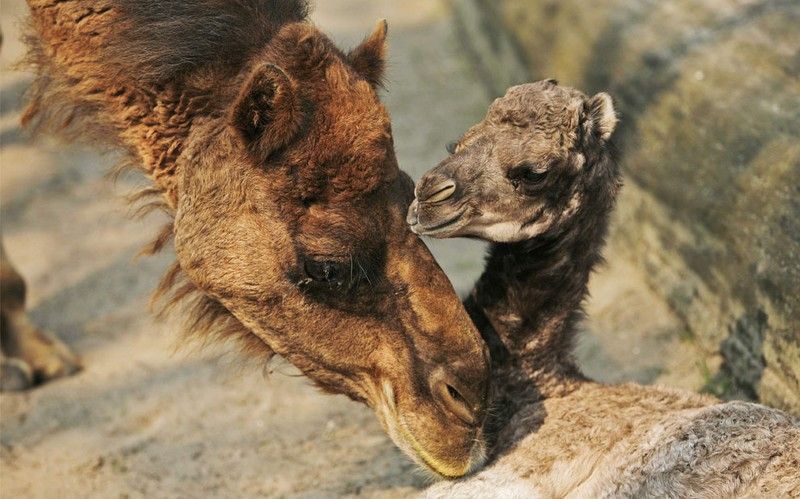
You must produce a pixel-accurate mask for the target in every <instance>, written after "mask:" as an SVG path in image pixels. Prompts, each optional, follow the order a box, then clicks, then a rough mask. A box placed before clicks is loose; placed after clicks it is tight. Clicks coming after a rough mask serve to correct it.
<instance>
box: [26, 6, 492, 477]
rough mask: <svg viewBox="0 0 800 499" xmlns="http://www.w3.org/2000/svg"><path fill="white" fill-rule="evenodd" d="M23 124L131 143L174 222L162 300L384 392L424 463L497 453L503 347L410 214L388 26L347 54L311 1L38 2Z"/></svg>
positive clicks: (337, 378) (317, 374)
mask: <svg viewBox="0 0 800 499" xmlns="http://www.w3.org/2000/svg"><path fill="white" fill-rule="evenodd" d="M29 5H30V7H31V19H30V26H31V29H30V35H29V37H28V43H29V46H30V56H29V62H30V63H31V64H32V65H33V67H34V69H35V71H36V74H37V79H36V82H35V84H34V91H33V93H32V99H31V103H30V106H29V108H28V111H27V112H26V113H25V120H26V121H27V122H28V123H29V124H31V125H33V126H35V127H36V128H39V129H49V130H53V131H56V132H59V133H62V134H65V135H68V136H78V137H79V138H84V139H88V140H91V141H93V142H96V141H98V140H101V139H102V140H104V141H105V142H106V143H108V144H109V145H112V146H114V147H119V148H122V149H123V150H126V151H128V152H129V156H130V159H131V162H132V163H134V164H135V165H137V166H140V167H141V168H142V169H143V170H144V171H145V172H146V173H147V174H148V175H149V176H150V177H151V178H152V180H153V182H154V185H155V187H154V188H153V189H150V190H148V191H146V192H145V193H144V194H143V196H144V197H153V196H155V197H156V198H158V199H157V201H160V202H161V203H162V205H163V206H164V207H165V208H166V209H167V210H168V211H169V212H170V213H173V214H174V222H173V223H172V224H171V225H170V226H168V227H166V228H165V229H164V231H163V232H162V233H161V234H160V235H159V236H158V238H157V239H156V240H155V242H154V243H153V244H152V246H151V247H150V248H148V251H151V252H152V251H158V250H159V249H160V248H161V247H163V246H164V245H166V244H168V243H169V242H170V241H171V240H172V241H174V242H173V244H174V247H175V250H176V253H177V256H178V261H177V263H176V264H175V266H173V268H172V269H171V270H170V271H169V272H168V273H167V275H166V276H165V277H164V279H163V281H162V283H161V285H160V286H159V294H160V295H162V296H166V301H167V303H176V302H178V301H182V300H184V299H186V298H190V299H192V300H194V301H195V308H194V311H193V313H192V315H191V319H190V323H189V329H190V330H191V331H192V332H193V333H198V332H199V333H200V334H202V335H204V336H205V337H210V336H218V337H222V338H231V337H237V338H239V339H240V340H242V341H243V342H245V343H246V345H247V347H246V348H248V349H249V350H251V352H253V353H254V354H256V355H260V356H261V357H262V358H264V359H266V358H268V357H269V355H271V353H272V352H273V351H274V352H277V353H279V354H281V355H283V356H284V357H286V358H287V359H288V360H289V361H291V362H292V363H294V364H295V365H296V366H297V367H299V368H300V369H301V370H302V371H303V372H304V373H306V374H307V375H308V376H309V377H310V378H312V379H313V380H314V381H315V382H316V383H317V384H318V385H319V386H320V387H322V388H323V389H325V390H328V391H331V392H335V393H344V394H346V395H348V396H350V397H351V398H353V399H355V400H359V401H363V402H365V403H367V404H369V405H370V406H371V407H372V408H373V409H374V410H375V411H376V413H377V414H378V416H379V418H380V420H381V421H382V423H383V424H384V425H385V427H386V429H387V431H388V432H389V434H390V435H391V436H392V438H393V439H394V440H395V442H396V443H397V444H398V445H399V446H400V447H401V448H403V449H404V450H405V451H407V452H408V453H409V454H410V455H411V456H412V457H413V458H414V459H416V460H417V461H418V462H420V463H422V464H424V465H426V466H428V467H430V469H432V470H434V471H436V472H437V473H440V474H442V475H446V476H459V475H461V474H464V473H465V472H467V471H468V470H469V469H470V468H472V467H473V466H475V465H476V464H479V463H480V462H481V461H482V454H483V452H482V448H483V443H482V436H481V431H482V430H481V423H482V421H483V418H484V398H485V395H486V391H487V382H486V379H487V367H488V366H487V364H488V362H487V354H486V352H485V348H484V345H483V343H482V342H481V341H480V336H479V335H478V332H477V331H476V330H475V328H474V326H473V325H472V323H471V321H470V320H469V317H468V316H467V314H466V313H465V311H464V309H463V307H462V306H461V304H460V303H459V301H458V299H457V297H456V295H455V293H454V291H453V289H452V287H451V285H450V283H449V282H448V281H447V279H446V277H445V276H444V274H443V272H442V271H441V269H440V268H439V267H438V266H437V264H436V262H435V261H434V260H433V258H432V257H431V255H430V253H429V252H428V251H427V249H426V248H425V246H424V245H423V244H422V243H421V241H420V240H419V239H418V238H417V236H415V235H414V234H412V233H411V232H410V231H409V230H408V228H407V227H406V225H405V223H404V215H405V210H406V206H407V204H408V202H410V198H411V188H412V185H411V182H410V180H409V179H408V177H407V176H406V175H405V174H403V173H402V172H400V170H399V169H398V166H397V162H396V159H395V156H394V152H393V144H392V134H391V128H390V123H389V119H388V116H387V113H386V111H385V109H384V107H383V106H382V104H381V103H380V101H379V99H378V96H377V93H376V90H375V85H376V84H378V83H379V82H380V80H381V77H382V68H383V60H384V52H385V38H386V24H385V22H381V23H379V24H378V27H377V28H376V30H375V32H374V33H373V34H372V35H371V36H370V37H368V38H367V39H366V40H365V41H364V42H363V43H362V44H361V45H360V46H358V47H357V48H356V49H355V50H353V51H352V52H351V53H349V54H345V53H343V52H341V51H340V50H338V49H337V48H336V47H335V46H334V45H333V44H332V43H331V41H330V40H329V39H328V38H327V37H325V35H323V34H322V33H321V32H319V31H318V30H317V29H316V28H315V27H314V26H312V25H311V24H309V23H307V22H306V21H305V20H304V19H305V15H306V5H305V3H304V2H302V1H299V0H286V1H278V0H200V1H188V0H181V1H170V2H162V1H157V0H72V1H61V0H30V1H29Z"/></svg>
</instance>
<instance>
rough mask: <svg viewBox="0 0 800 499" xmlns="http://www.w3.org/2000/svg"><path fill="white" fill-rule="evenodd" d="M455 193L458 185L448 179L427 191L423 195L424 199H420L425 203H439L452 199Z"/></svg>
mask: <svg viewBox="0 0 800 499" xmlns="http://www.w3.org/2000/svg"><path fill="white" fill-rule="evenodd" d="M455 191H456V183H455V182H454V181H453V180H450V179H448V180H445V181H444V182H441V183H439V184H436V185H434V186H433V187H431V188H429V189H425V192H423V193H421V194H422V196H423V197H421V198H419V201H420V202H424V203H438V202H440V201H444V200H445V199H447V198H449V197H451V196H452V195H453V193H454V192H455Z"/></svg>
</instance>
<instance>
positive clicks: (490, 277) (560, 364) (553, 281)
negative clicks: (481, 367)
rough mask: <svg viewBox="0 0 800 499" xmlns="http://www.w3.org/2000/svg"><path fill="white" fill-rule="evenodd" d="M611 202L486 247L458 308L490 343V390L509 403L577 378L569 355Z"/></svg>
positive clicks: (555, 391)
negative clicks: (532, 234) (482, 265)
mask: <svg viewBox="0 0 800 499" xmlns="http://www.w3.org/2000/svg"><path fill="white" fill-rule="evenodd" d="M612 204H613V200H608V201H603V202H599V203H597V205H596V206H585V207H584V209H583V210H581V212H580V213H578V214H577V215H576V217H575V218H573V219H572V220H570V223H569V226H567V227H555V229H554V230H553V231H551V233H549V234H544V235H541V236H538V237H536V238H533V239H530V240H527V241H522V242H518V243H509V244H492V246H491V248H490V250H489V256H488V258H487V263H486V269H485V270H484V273H483V275H482V276H481V277H480V279H479V280H478V282H477V283H476V285H475V288H474V289H473V292H472V294H471V296H470V297H469V298H468V299H467V301H466V303H465V305H466V306H467V310H468V311H469V312H470V314H471V315H472V317H473V320H474V321H475V323H476V325H477V326H478V328H479V329H480V330H481V332H482V334H483V335H484V339H485V340H486V341H487V343H488V344H489V346H490V349H491V352H492V362H493V372H494V374H493V378H494V380H493V384H494V385H495V392H496V393H495V395H496V396H498V397H499V398H500V399H501V400H502V399H506V401H507V402H510V403H511V405H515V406H516V405H518V404H522V403H527V402H529V401H531V400H532V399H541V398H547V397H553V396H559V395H563V394H566V393H569V392H570V391H572V390H573V389H575V388H576V387H577V386H578V385H579V384H580V383H581V382H583V381H585V378H584V377H583V376H582V375H581V373H580V370H579V369H578V368H577V366H576V365H575V362H574V360H573V357H572V340H573V336H574V334H575V330H576V325H577V323H578V321H579V320H580V319H581V317H582V314H583V311H582V307H581V304H582V301H583V299H584V297H585V296H586V294H587V283H588V280H589V275H590V274H591V271H592V269H593V268H594V266H595V265H596V264H597V263H598V262H599V261H601V259H602V257H601V255H600V252H601V249H602V246H603V242H604V239H605V235H606V230H607V226H608V218H609V213H610V210H611V205H612Z"/></svg>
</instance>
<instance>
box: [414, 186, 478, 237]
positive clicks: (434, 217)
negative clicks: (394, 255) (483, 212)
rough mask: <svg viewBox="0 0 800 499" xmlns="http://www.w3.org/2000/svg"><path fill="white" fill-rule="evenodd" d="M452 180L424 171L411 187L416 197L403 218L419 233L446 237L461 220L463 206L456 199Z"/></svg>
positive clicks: (455, 190) (464, 209)
mask: <svg viewBox="0 0 800 499" xmlns="http://www.w3.org/2000/svg"><path fill="white" fill-rule="evenodd" d="M457 191H458V186H457V184H456V182H455V180H453V179H451V178H447V177H444V176H440V175H425V176H423V177H422V178H421V179H420V181H419V182H418V183H417V187H416V189H415V190H414V194H415V195H416V198H415V199H414V202H412V203H411V206H409V208H408V216H407V217H406V222H407V223H408V225H409V226H411V230H412V231H414V232H415V233H417V234H420V235H427V236H433V237H450V236H453V235H454V233H453V231H454V230H455V229H457V228H458V227H459V226H460V225H461V223H460V222H462V217H463V215H464V213H465V212H466V207H464V206H462V204H463V203H459V196H458V195H457Z"/></svg>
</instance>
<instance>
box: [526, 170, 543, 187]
mask: <svg viewBox="0 0 800 499" xmlns="http://www.w3.org/2000/svg"><path fill="white" fill-rule="evenodd" d="M546 177H547V172H535V171H533V170H527V171H526V172H525V174H524V175H522V177H520V180H522V181H523V182H525V183H526V184H538V183H540V182H541V181H542V180H544V179H545V178H546Z"/></svg>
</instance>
